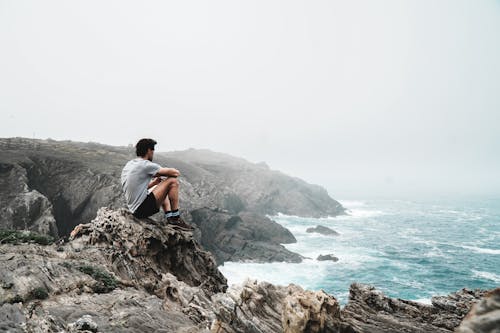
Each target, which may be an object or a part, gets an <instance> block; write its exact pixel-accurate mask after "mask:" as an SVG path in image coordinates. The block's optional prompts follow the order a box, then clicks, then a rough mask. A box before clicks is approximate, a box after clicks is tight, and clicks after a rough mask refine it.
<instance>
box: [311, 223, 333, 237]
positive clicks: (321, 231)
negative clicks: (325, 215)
mask: <svg viewBox="0 0 500 333" xmlns="http://www.w3.org/2000/svg"><path fill="white" fill-rule="evenodd" d="M306 232H309V233H312V232H316V233H318V234H322V235H326V236H338V235H339V233H338V232H336V231H335V230H332V229H330V228H328V227H325V226H322V225H318V226H316V227H311V228H307V229H306Z"/></svg>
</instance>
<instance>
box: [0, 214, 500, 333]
mask: <svg viewBox="0 0 500 333" xmlns="http://www.w3.org/2000/svg"><path fill="white" fill-rule="evenodd" d="M26 239H31V238H19V241H18V242H17V243H16V242H14V243H0V265H1V267H2V269H1V270H0V331H6V332H16V333H17V332H54V333H55V332H81V330H87V331H90V332H130V333H132V332H138V333H139V332H141V333H142V332H193V333H194V332H206V333H208V332H213V333H216V332H217V333H222V332H228V333H229V332H242V333H243V332H256V333H275V332H340V333H346V332H349V333H357V332H366V333H368V332H372V333H377V332H452V330H453V328H454V327H456V326H458V324H459V323H460V321H461V319H462V318H463V316H465V314H466V313H467V312H468V311H469V309H470V308H471V306H472V305H473V303H474V302H476V301H477V300H478V299H479V297H481V296H483V295H484V292H482V291H479V290H475V291H469V290H465V289H464V290H462V291H459V292H457V293H453V294H450V295H448V296H440V297H434V298H433V299H432V303H433V304H432V305H425V304H421V303H416V302H412V301H405V300H400V299H394V298H389V297H386V296H384V295H383V294H382V293H381V292H380V291H377V290H376V289H374V288H373V287H370V286H367V285H361V284H353V285H352V286H351V290H350V297H349V301H348V304H347V305H346V306H345V307H344V308H343V309H341V308H340V306H339V304H338V302H337V300H336V299H335V297H334V295H329V294H327V293H325V292H323V291H309V290H303V289H302V288H300V287H298V286H296V285H289V286H275V285H272V284H269V283H266V282H257V281H253V280H247V281H246V282H245V283H243V284H242V285H234V286H231V287H229V288H227V285H226V280H225V278H224V277H223V276H222V274H221V273H220V271H219V270H218V269H217V267H216V266H215V260H214V258H213V257H212V255H211V254H210V253H208V252H205V251H204V250H202V249H201V248H200V246H199V245H198V243H197V242H196V240H195V239H194V237H193V233H192V232H186V231H182V230H178V229H175V228H173V227H171V226H168V225H164V224H161V223H157V222H156V221H154V220H151V219H141V220H139V219H136V218H134V217H133V216H132V215H131V214H130V213H128V212H127V211H126V210H124V209H118V210H113V209H110V208H106V207H104V208H101V209H100V210H99V212H98V214H97V217H96V218H95V219H94V220H93V221H92V222H91V223H89V224H83V225H79V226H77V227H76V228H75V229H74V230H73V231H72V233H71V236H70V238H69V240H68V242H55V243H52V244H49V245H40V244H38V243H25V242H24V240H26ZM33 239H37V238H33ZM40 243H45V242H43V241H41V240H40ZM484 304H485V305H483V306H482V307H480V308H478V309H479V310H476V311H475V313H476V314H477V315H483V314H484V311H483V310H482V309H488V311H493V310H494V309H495V306H496V305H491V304H492V303H491V301H486V302H485V303H484ZM491 313H492V314H493V313H494V312H491ZM467 332H468V331H467Z"/></svg>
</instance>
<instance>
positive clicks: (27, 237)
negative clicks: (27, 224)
mask: <svg viewBox="0 0 500 333" xmlns="http://www.w3.org/2000/svg"><path fill="white" fill-rule="evenodd" d="M53 242H54V238H53V237H51V236H48V235H41V234H39V233H36V232H34V231H27V230H5V229H3V230H0V244H4V243H11V244H18V243H37V244H41V245H49V244H52V243H53Z"/></svg>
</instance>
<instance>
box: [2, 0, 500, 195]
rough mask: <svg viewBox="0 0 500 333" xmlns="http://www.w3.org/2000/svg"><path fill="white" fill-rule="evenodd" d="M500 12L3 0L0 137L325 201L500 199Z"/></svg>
mask: <svg viewBox="0 0 500 333" xmlns="http://www.w3.org/2000/svg"><path fill="white" fill-rule="evenodd" d="M499 32H500V1H486V0H485V1H455V0H449V1H445V0H442V1H397V0H395V1H387V0H386V1H377V2H375V1H369V0H363V1H314V2H311V1H309V2H306V1H252V2H250V1H245V2H243V1H241V2H240V1H210V2H209V1H175V2H174V1H165V2H160V1H148V2H138V1H137V2H133V1H106V2H102V1H85V2H67V1H44V2H37V1H5V0H0V48H1V49H0V113H1V119H2V121H1V122H0V136H2V137H15V136H23V137H28V138H33V137H34V138H42V139H46V138H52V139H55V140H73V141H84V142H87V141H92V142H100V143H106V144H111V145H124V146H125V145H128V144H135V143H136V142H137V140H139V139H140V138H142V137H151V138H154V139H155V140H156V141H158V145H157V146H156V151H172V150H182V149H187V148H190V147H193V148H208V149H211V150H214V151H220V152H225V153H229V154H232V155H235V156H240V157H243V158H246V159H248V160H250V161H252V162H260V161H265V162H266V163H267V164H268V165H269V166H270V167H271V168H272V169H277V170H280V171H282V172H284V173H286V174H289V175H292V176H296V177H299V178H302V179H304V180H306V181H308V182H311V183H316V184H320V185H322V186H324V187H325V188H327V190H328V192H329V194H330V195H331V196H332V197H334V198H337V199H348V198H380V197H387V198H403V197H404V198H411V197H416V198H417V197H418V198H420V197H423V198H429V197H433V196H444V197H446V196H466V197H467V196H483V195H500V193H499V192H500V191H499V189H500V62H499V59H500V38H499Z"/></svg>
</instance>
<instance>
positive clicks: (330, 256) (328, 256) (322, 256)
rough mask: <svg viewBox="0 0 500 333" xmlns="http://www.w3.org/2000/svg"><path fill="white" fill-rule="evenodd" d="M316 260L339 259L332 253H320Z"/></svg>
mask: <svg viewBox="0 0 500 333" xmlns="http://www.w3.org/2000/svg"><path fill="white" fill-rule="evenodd" d="M316 260H319V261H325V260H331V261H339V258H337V257H335V256H334V255H333V254H325V255H322V254H320V255H319V256H318V258H316Z"/></svg>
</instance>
